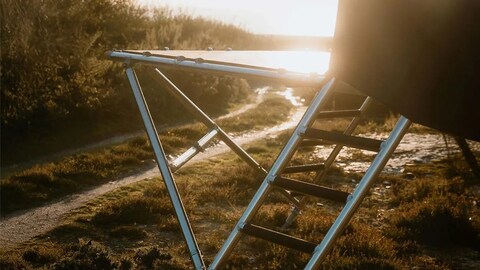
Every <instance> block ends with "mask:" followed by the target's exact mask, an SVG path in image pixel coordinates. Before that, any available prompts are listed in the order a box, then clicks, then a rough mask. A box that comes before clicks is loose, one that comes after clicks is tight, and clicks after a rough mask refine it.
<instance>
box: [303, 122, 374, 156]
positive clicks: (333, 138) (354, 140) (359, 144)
mask: <svg viewBox="0 0 480 270" xmlns="http://www.w3.org/2000/svg"><path fill="white" fill-rule="evenodd" d="M304 138H305V139H321V140H325V141H329V142H333V143H336V144H342V145H345V146H349V147H354V148H358V149H363V150H368V151H374V152H378V151H380V146H381V144H382V143H383V141H381V140H375V139H370V138H363V137H358V136H350V135H345V134H341V133H337V132H331V131H325V130H319V129H314V128H309V129H307V130H306V131H305V135H304ZM307 142H309V143H310V142H311V141H307ZM302 146H303V144H302Z"/></svg>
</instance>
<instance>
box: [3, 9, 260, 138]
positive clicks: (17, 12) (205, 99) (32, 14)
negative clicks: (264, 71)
mask: <svg viewBox="0 0 480 270" xmlns="http://www.w3.org/2000/svg"><path fill="white" fill-rule="evenodd" d="M0 3H1V7H0V8H1V38H0V40H1V68H0V73H1V96H0V98H1V115H0V121H1V125H2V144H4V143H5V138H9V137H11V136H15V137H17V136H22V135H24V134H28V133H29V132H32V131H36V130H42V129H51V128H52V127H57V126H58V125H64V124H70V125H73V124H74V123H79V122H92V121H93V122H95V121H97V122H98V121H100V120H101V119H111V118H118V117H127V116H128V115H130V114H131V113H132V111H134V104H133V103H132V102H131V94H130V93H129V89H128V87H126V80H125V78H124V77H123V76H124V75H123V72H122V68H121V65H120V64H116V63H114V62H112V61H110V60H108V59H107V58H106V57H105V56H104V53H105V52H106V51H107V50H110V49H113V48H118V49H127V48H128V49H145V48H148V49H158V48H164V47H169V48H174V49H205V48H207V47H215V48H219V49H222V48H226V47H229V46H233V47H236V48H241V47H242V46H246V44H247V43H248V42H249V40H252V37H253V36H252V35H251V34H249V33H247V32H245V31H243V30H241V29H238V28H236V27H234V26H231V25H225V24H222V23H219V22H213V21H209V20H205V19H202V18H194V17H192V16H189V15H185V14H180V15H174V14H173V13H172V12H171V11H170V10H168V9H157V10H145V9H142V8H140V7H137V6H135V5H133V2H132V1H129V0H82V1H78V0H62V1H56V0H21V1H17V0H0ZM171 75H172V76H173V79H174V80H175V81H177V82H179V83H180V84H181V85H182V87H183V88H182V89H185V90H188V89H191V90H192V91H190V93H191V94H192V95H193V97H192V98H194V99H195V100H196V101H198V102H199V103H200V104H203V105H204V107H206V109H207V110H210V111H220V110H222V108H225V107H226V106H228V103H230V102H235V101H237V100H238V99H240V98H244V97H245V95H246V94H247V93H248V84H247V83H246V82H245V81H242V80H239V79H232V78H224V77H211V76H210V77H209V76H204V75H195V74H188V75H182V74H179V73H172V74H171ZM159 92H161V91H153V92H152V93H153V94H152V95H154V99H156V101H158V102H160V104H170V103H169V102H168V101H166V98H167V97H166V96H165V94H162V93H159ZM213 99H215V100H218V101H216V102H215V103H212V102H209V101H211V100H213ZM171 107H172V106H171V105H170V106H167V105H166V106H164V107H161V108H159V109H158V110H159V111H160V113H161V114H162V110H163V113H164V114H167V115H168V113H173V114H175V110H172V108H171ZM127 118H128V117H127ZM127 120H128V119H127Z"/></svg>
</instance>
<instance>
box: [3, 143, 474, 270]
mask: <svg viewBox="0 0 480 270" xmlns="http://www.w3.org/2000/svg"><path fill="white" fill-rule="evenodd" d="M285 136H286V135H284V136H281V137H282V138H283V137H285ZM280 140H281V139H280ZM280 146H281V142H280V141H278V140H272V139H268V140H264V141H262V142H256V143H254V144H252V145H251V146H250V147H249V149H250V148H251V149H255V151H254V152H255V154H254V155H255V158H258V159H259V160H261V162H262V164H263V165H264V166H265V167H268V166H269V164H271V162H272V157H273V156H275V154H276V153H277V152H278V151H279V148H280ZM309 158H311V157H310V156H309V155H308V154H307V153H306V152H305V153H304V152H302V153H300V154H298V155H297V156H296V159H297V162H302V161H305V160H308V159H309ZM452 164H453V165H452ZM449 166H454V168H450V169H446V168H447V167H449ZM427 171H429V172H430V173H429V174H426V172H427ZM452 171H455V172H456V174H453V173H452ZM333 172H334V173H335V175H337V176H336V179H337V182H336V185H340V186H342V185H343V186H347V187H348V186H351V185H352V183H351V182H350V181H349V180H347V179H351V176H349V175H345V174H344V173H343V172H342V171H341V170H338V169H334V170H333ZM408 172H410V173H413V174H415V175H416V178H415V179H413V180H405V179H403V178H402V177H403V176H385V177H384V178H383V179H381V181H389V182H390V183H391V186H392V187H391V188H390V189H389V190H385V191H386V192H387V194H389V195H388V198H387V199H386V201H382V200H379V198H376V197H375V196H374V195H372V196H371V197H370V198H369V199H368V200H367V202H366V203H365V204H364V207H363V209H362V210H361V211H360V213H359V218H356V219H354V220H353V222H351V223H350V225H349V226H348V227H347V229H346V231H345V233H344V234H343V235H342V236H341V237H340V239H339V240H338V242H337V244H336V245H335V247H334V249H333V250H332V252H331V254H330V255H329V256H328V257H327V259H326V261H325V262H324V263H323V264H322V267H321V269H406V268H417V269H456V268H459V267H460V265H459V264H455V262H454V261H452V260H450V259H449V257H448V256H445V254H449V252H451V251H450V250H451V247H452V246H453V247H455V248H462V249H474V250H477V251H478V250H479V246H478V243H479V241H478V235H479V233H480V222H479V220H477V219H478V217H479V216H480V215H479V209H478V207H476V206H475V205H474V204H473V203H472V202H474V201H478V200H479V198H478V194H475V193H473V192H472V190H471V186H472V183H474V182H473V181H471V179H470V178H469V177H471V175H470V174H469V173H468V171H466V170H465V167H464V164H463V163H460V162H458V163H457V162H454V163H452V162H448V161H443V162H439V163H435V164H423V165H421V164H419V165H417V166H409V167H408ZM342 176H343V178H342ZM296 177H299V178H306V177H307V175H296ZM176 179H177V182H178V188H179V190H180V193H181V194H182V197H183V201H184V202H185V205H186V210H187V213H188V215H189V218H190V220H191V222H192V224H193V229H194V231H195V233H196V235H197V239H198V242H199V245H200V248H201V250H202V252H203V254H204V258H205V260H206V262H207V263H208V262H210V261H211V260H212V258H213V256H214V255H215V254H216V252H217V251H218V249H219V248H220V246H221V245H222V243H223V241H224V239H225V238H226V237H227V235H228V233H229V232H230V230H231V228H232V226H233V225H234V224H235V222H236V221H237V220H238V218H239V216H240V215H241V213H242V211H243V209H244V207H245V206H246V204H247V203H248V201H249V200H250V199H251V197H252V196H253V193H254V192H255V191H256V188H257V187H258V185H259V184H260V181H261V180H262V177H261V176H259V175H258V174H257V173H255V171H254V170H253V169H251V168H250V167H248V166H247V165H245V164H243V163H239V160H238V158H237V157H236V156H234V155H226V156H224V157H222V158H216V159H214V160H211V161H206V162H203V163H199V164H195V165H192V166H190V167H188V168H185V169H184V170H182V171H180V172H179V173H178V174H177V176H176ZM342 179H344V180H342ZM380 186H381V185H380ZM272 195H273V196H270V198H269V199H268V201H267V203H266V204H265V205H264V206H263V207H262V208H261V210H260V212H259V213H258V214H257V216H256V217H255V220H254V223H255V224H259V225H263V226H266V227H269V228H273V229H279V230H280V226H281V225H282V224H283V221H284V220H285V218H286V217H287V215H288V213H289V210H290V206H289V205H288V204H285V200H284V199H283V197H282V196H280V195H278V194H276V193H273V194H272ZM381 208H385V210H388V211H386V213H388V214H386V215H387V216H386V217H379V216H378V213H379V210H381ZM338 211H339V206H338V205H335V204H329V203H327V202H322V205H317V204H316V202H312V203H310V204H308V205H307V208H306V209H305V211H303V214H302V215H300V216H299V217H298V219H297V220H296V222H295V223H294V224H293V226H292V227H291V228H290V229H288V230H286V231H285V232H286V233H289V234H292V235H295V236H298V237H301V238H304V239H307V240H310V241H314V242H319V241H320V240H321V239H322V238H323V235H324V234H325V233H326V231H327V229H328V228H329V226H330V225H331V224H332V222H333V221H334V219H335V214H336V213H337V212H338ZM380 218H381V223H382V224H383V225H382V226H377V225H373V224H376V223H378V221H379V219H380ZM432 239H434V240H436V241H432ZM88 240H93V244H91V245H90V246H87V247H85V245H86V243H87V242H88ZM437 240H438V241H437ZM71 243H78V244H74V245H72V244H71ZM431 249H436V250H440V251H439V252H437V253H432V252H430V250H431ZM442 250H443V251H442ZM25 254H27V255H25ZM188 257H189V256H188V252H187V251H186V248H185V245H184V243H183V239H182V236H181V233H180V231H179V229H178V225H177V222H176V220H175V218H174V215H173V214H172V209H171V206H170V203H169V201H168V196H167V193H166V190H165V188H164V187H163V185H162V182H161V180H160V179H154V180H148V181H143V182H139V183H137V184H134V185H131V186H127V187H123V188H120V189H118V190H116V191H113V192H111V193H108V194H106V195H104V196H102V197H100V198H97V199H95V200H94V201H92V202H90V203H88V204H87V205H85V206H84V207H82V208H80V209H78V210H76V211H75V212H73V213H71V214H70V216H69V217H68V218H67V220H66V221H65V224H63V225H62V226H60V227H58V228H56V229H55V230H53V231H52V232H50V233H48V234H47V235H45V236H43V237H42V238H40V239H39V240H36V241H35V242H34V244H32V245H30V247H29V248H28V249H23V248H21V247H18V248H17V249H16V250H14V251H10V252H6V251H4V252H2V253H1V255H0V264H1V265H3V266H5V265H8V266H9V267H10V268H12V267H14V268H15V267H16V268H23V267H24V268H29V267H46V268H54V269H67V268H68V267H80V266H86V265H88V266H89V267H93V266H95V267H101V266H102V267H105V268H106V269H131V268H132V269H185V268H188V267H189V265H191V264H190V261H189V259H188ZM307 260H308V255H306V254H301V253H298V252H296V251H292V250H289V249H286V248H284V247H281V246H278V245H274V244H270V243H267V242H265V241H262V240H258V239H253V238H251V237H244V238H242V240H241V241H240V243H239V244H238V246H237V247H236V249H235V251H234V253H233V254H232V256H231V257H230V259H229V261H228V263H227V265H226V268H227V269H252V268H257V269H299V268H303V266H304V265H305V263H306V261H307ZM100 263H101V264H100ZM477 265H478V264H477ZM62 267H63V268H62Z"/></svg>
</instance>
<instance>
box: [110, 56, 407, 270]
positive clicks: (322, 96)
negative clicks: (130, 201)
mask: <svg viewBox="0 0 480 270" xmlns="http://www.w3.org/2000/svg"><path fill="white" fill-rule="evenodd" d="M108 55H109V56H110V57H112V58H114V59H116V60H122V61H124V63H125V67H126V70H125V72H126V75H127V78H128V80H129V83H130V86H131V89H132V92H133V94H134V97H135V101H136V103H137V106H138V109H139V111H140V114H141V116H142V120H143V123H144V126H145V130H146V133H147V136H148V139H149V140H150V144H151V146H152V149H153V152H154V154H155V160H156V163H157V165H158V168H159V170H160V173H161V175H162V178H163V181H164V182H165V186H166V188H167V191H168V194H169V197H170V200H171V202H172V205H173V207H174V210H175V214H176V217H177V219H178V222H179V225H180V227H181V230H182V233H183V236H184V238H185V242H186V244H187V247H188V250H189V253H190V257H191V260H192V263H193V265H194V267H195V269H205V268H206V266H205V263H204V261H203V258H202V254H201V252H200V249H199V247H198V244H197V241H196V239H195V235H194V233H193V230H192V227H191V224H190V221H189V219H188V216H187V214H186V212H185V208H184V205H183V203H182V200H181V196H180V194H179V191H178V189H177V186H176V183H175V180H174V177H173V175H172V172H175V171H176V170H178V169H180V168H181V167H182V166H183V165H184V164H186V163H187V162H188V161H189V160H190V159H191V158H193V157H194V156H195V155H196V154H198V153H199V152H201V151H203V149H204V148H205V147H206V145H207V144H208V143H209V142H211V141H212V140H213V139H214V138H216V137H218V138H219V139H220V140H222V141H223V142H224V143H225V144H226V145H227V146H228V147H229V148H230V149H232V150H233V151H234V152H235V153H236V154H237V155H238V156H239V157H240V158H242V159H243V160H244V161H245V162H246V163H247V164H249V165H250V166H251V167H253V168H254V169H255V170H256V171H258V172H260V173H262V174H263V175H265V178H264V181H263V182H262V184H261V186H260V187H259V189H258V190H257V192H256V194H255V195H254V197H253V199H252V201H251V202H250V204H249V205H248V206H247V208H246V210H245V212H244V213H243V215H242V216H241V218H240V219H239V221H238V222H237V224H236V225H235V227H234V228H233V231H232V232H231V234H230V235H229V236H228V238H227V239H226V241H225V242H224V244H223V246H222V248H221V249H220V250H219V252H218V253H217V255H216V256H215V258H214V260H213V262H212V264H211V265H210V266H209V269H218V268H220V267H221V266H222V265H223V264H224V263H225V261H226V260H227V258H228V256H229V255H230V253H231V252H232V251H233V249H234V246H235V245H236V243H237V242H238V241H239V239H240V236H241V234H242V233H247V232H248V231H250V232H251V233H252V234H250V235H254V234H255V233H256V234H257V236H258V237H260V238H263V239H266V240H269V239H268V238H270V239H271V238H275V237H280V238H281V239H279V240H278V239H277V241H275V240H272V242H275V243H281V242H283V243H284V244H285V243H287V246H288V242H290V245H291V246H297V247H300V249H299V250H301V249H302V248H303V250H304V251H305V250H308V252H310V251H312V257H311V259H310V260H309V262H308V264H307V266H306V268H305V269H317V268H318V267H319V264H320V263H321V261H322V260H323V259H324V258H325V256H326V255H327V254H328V252H329V250H330V249H331V248H332V245H333V243H334V242H335V240H336V239H337V238H338V237H339V235H340V234H341V233H342V231H343V230H344V228H345V226H346V225H347V224H348V222H349V221H350V219H351V218H352V217H353V215H354V213H355V211H356V210H357V209H358V207H359V206H360V204H361V202H362V201H363V199H364V198H365V196H366V195H367V192H368V190H369V189H370V188H371V186H372V185H373V183H374V181H375V179H376V178H377V176H378V174H379V173H380V172H381V170H382V169H383V167H384V166H385V164H386V163H387V161H388V160H389V158H390V157H391V155H392V153H393V151H394V150H395V148H396V147H397V145H398V144H399V142H400V140H401V139H402V137H403V135H404V134H405V133H406V131H407V129H408V127H409V125H410V123H411V122H410V120H408V119H406V118H405V117H400V119H399V121H398V123H397V125H396V126H395V127H394V129H393V130H392V132H391V134H390V136H389V138H388V139H387V140H386V141H384V142H383V143H381V144H378V148H379V150H378V154H377V156H376V157H375V159H374V160H373V162H372V164H371V166H370V167H369V169H368V170H367V171H366V173H365V175H364V177H363V178H362V180H361V181H360V183H359V185H358V186H357V188H356V189H355V191H354V192H353V193H352V194H350V195H348V194H347V195H348V197H347V196H344V195H343V194H340V195H339V196H338V194H336V193H335V192H337V193H342V192H339V191H335V190H331V189H328V188H325V187H321V186H316V185H313V184H306V185H305V184H301V186H302V188H303V190H305V189H309V188H312V189H315V190H317V191H319V190H320V192H321V193H322V194H325V193H323V192H326V193H329V194H330V195H328V194H327V197H328V196H330V197H331V196H333V197H335V196H337V198H336V200H337V201H338V200H339V199H338V198H340V200H344V201H345V200H346V204H345V206H344V208H343V209H342V211H341V212H340V214H339V216H338V217H337V219H336V221H335V223H334V224H333V225H332V226H331V228H330V230H329V231H328V232H327V234H326V236H325V237H324V239H323V241H322V242H321V243H320V244H319V245H313V244H311V243H307V242H305V241H304V240H301V239H298V238H294V237H290V236H287V235H283V234H280V233H278V232H275V231H272V230H268V229H264V228H261V227H258V226H256V225H252V224H249V221H251V220H252V218H253V217H254V215H255V214H256V212H257V211H258V210H259V208H260V207H261V205H262V204H263V202H264V200H265V199H266V197H267V195H268V193H269V192H271V191H273V190H280V191H281V192H282V194H283V195H285V197H286V198H287V199H288V200H289V201H290V202H291V203H292V204H293V205H294V210H293V211H292V213H291V214H290V216H289V217H288V218H287V220H286V222H285V225H284V227H288V226H289V225H290V224H291V223H292V222H293V220H294V219H295V218H296V216H297V215H298V213H299V212H300V210H301V209H302V207H303V206H304V205H305V203H306V202H307V197H306V196H305V197H302V199H300V200H298V199H297V198H295V197H294V196H292V194H291V193H290V191H289V190H293V189H289V188H286V187H282V185H280V184H279V182H282V181H283V182H285V181H286V182H290V187H292V186H293V184H295V185H297V182H298V181H291V180H290V179H286V178H282V177H281V174H282V173H286V171H287V170H288V168H286V166H287V165H288V163H289V162H290V160H291V159H292V157H293V155H294V154H295V152H296V150H297V148H298V147H299V146H300V144H301V143H302V141H303V140H304V139H305V136H306V135H307V133H309V134H310V135H311V133H315V132H316V133H317V134H318V131H315V130H312V128H311V127H312V124H313V123H314V122H315V121H316V118H317V117H318V116H319V114H321V113H324V114H325V112H323V111H322V107H323V105H324V104H326V102H327V100H328V98H329V97H330V96H331V95H332V92H333V90H334V88H335V85H336V84H337V82H336V79H335V78H330V79H329V80H328V81H327V82H326V83H325V80H323V78H322V80H319V79H318V77H311V76H310V77H309V76H303V75H299V74H296V73H289V72H285V71H281V72H278V71H274V70H267V69H261V68H258V69H257V68H254V67H244V66H241V67H232V66H226V65H222V64H210V66H206V65H205V63H203V62H200V61H198V62H197V61H195V60H185V59H183V58H182V59H181V61H179V60H178V59H169V58H162V57H156V56H152V55H150V54H138V53H130V52H122V51H113V52H109V53H108ZM135 63H142V64H147V65H155V66H162V67H170V68H171V66H177V68H180V69H182V70H191V69H196V68H199V69H204V70H207V71H213V73H215V74H230V75H232V74H233V75H241V76H244V77H245V76H247V77H253V78H260V77H261V78H268V79H272V80H280V81H283V82H295V84H296V85H309V86H318V85H320V84H323V86H322V89H321V90H320V91H318V92H317V95H316V96H315V98H314V99H313V101H312V103H311V104H310V106H309V107H308V108H307V110H306V112H305V114H304V115H303V117H302V119H301V120H300V121H299V123H298V125H297V127H296V128H295V130H294V132H293V133H292V135H291V137H290V139H289V141H288V142H287V143H286V144H285V146H284V147H283V149H282V150H281V152H280V153H279V155H278V157H277V159H276V160H275V162H274V163H273V165H272V168H271V169H270V171H268V172H267V171H266V170H265V169H264V168H262V166H261V165H259V163H258V162H257V161H255V160H254V159H253V158H252V157H251V156H250V155H249V154H248V153H247V152H245V151H244V150H243V149H242V148H241V147H240V146H239V145H238V144H236V143H235V142H234V141H233V140H232V138H231V137H230V136H229V135H228V134H227V133H226V132H225V131H223V130H222V129H221V128H220V127H219V126H218V125H217V124H216V123H215V122H214V121H213V120H212V119H211V118H210V117H208V116H207V115H206V114H205V113H204V112H203V111H202V110H201V109H200V108H198V106H196V105H195V103H194V102H192V101H191V100H190V99H189V98H188V97H187V96H186V95H185V94H184V93H183V92H182V91H181V90H180V89H178V87H176V86H175V85H174V84H173V83H172V82H171V81H170V80H169V79H168V78H167V77H166V76H165V75H164V74H163V73H162V72H161V71H160V70H159V69H158V68H154V69H151V70H149V73H150V75H151V76H152V78H154V79H155V81H156V82H157V83H158V84H160V85H163V86H164V88H165V90H166V91H167V92H168V93H169V94H171V95H172V96H173V97H175V99H177V100H178V101H179V102H180V103H181V105H182V106H183V107H185V108H186V109H187V110H188V111H189V112H190V113H191V114H192V115H193V116H195V117H196V118H197V120H199V121H200V122H202V123H203V124H205V125H206V126H207V128H208V129H209V131H208V133H207V134H206V135H205V136H203V137H202V138H201V139H200V140H199V141H198V142H197V143H196V144H195V145H194V146H193V147H191V148H190V149H188V150H187V151H186V152H184V153H183V154H181V155H180V156H178V157H177V158H176V159H175V160H173V161H170V162H169V161H168V160H167V158H166V156H165V152H164V150H163V148H162V144H161V141H160V138H159V136H158V133H157V130H156V127H155V124H154V122H153V119H152V117H151V115H150V112H149V108H148V105H147V102H146V100H145V97H144V95H143V91H142V89H141V86H140V83H139V81H138V79H137V76H136V73H135V71H134V68H133V65H134V64H135ZM185 67H186V69H185ZM340 92H342V91H341V89H340ZM370 103H371V98H369V97H367V98H366V99H365V101H364V102H363V104H362V106H361V107H360V109H359V110H358V112H359V113H360V114H361V113H363V112H364V111H365V110H366V109H367V107H368V106H369V104H370ZM329 113H333V114H337V115H343V114H344V113H342V112H340V113H339V112H327V113H326V115H329ZM345 113H348V112H345ZM359 122H360V118H359V117H354V118H353V120H352V121H351V123H350V125H349V126H348V127H347V129H346V130H345V132H344V133H343V135H341V136H343V137H350V135H351V134H352V133H353V131H354V129H355V127H356V126H357V125H358V124H359ZM354 139H355V138H354ZM367 144H368V141H367ZM343 146H344V144H342V143H341V142H339V143H337V144H336V146H335V148H334V149H333V151H332V152H331V154H330V155H329V157H328V158H327V159H326V161H325V162H324V164H323V167H322V170H320V169H316V170H315V171H317V173H316V176H315V178H314V180H313V183H315V182H318V181H319V180H321V179H322V178H323V177H324V176H325V174H326V171H327V170H328V168H329V167H330V166H331V165H332V164H333V162H334V160H335V158H336V156H337V155H338V154H339V152H340V151H341V149H342V148H343ZM306 167H308V166H306ZM310 167H312V168H317V166H316V165H315V166H310ZM332 192H333V193H334V194H333V195H331V193H332ZM343 193H344V192H343ZM307 194H308V193H307ZM310 194H313V193H310ZM335 194H336V195H335ZM314 196H316V195H314ZM327 197H325V198H327ZM342 198H343V199H342ZM254 232H255V233H254ZM247 234H248V233H247ZM260 234H265V235H264V236H263V237H262V236H261V235H260ZM305 245H307V247H306V248H305ZM302 246H303V247H302Z"/></svg>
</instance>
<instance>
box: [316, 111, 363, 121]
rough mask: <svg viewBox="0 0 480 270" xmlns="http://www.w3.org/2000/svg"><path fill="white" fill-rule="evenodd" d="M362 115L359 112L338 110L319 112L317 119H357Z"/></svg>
mask: <svg viewBox="0 0 480 270" xmlns="http://www.w3.org/2000/svg"><path fill="white" fill-rule="evenodd" d="M361 115H362V112H361V111H360V110H338V111H324V112H320V113H319V114H318V116H317V119H324V118H340V117H359V116H361Z"/></svg>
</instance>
